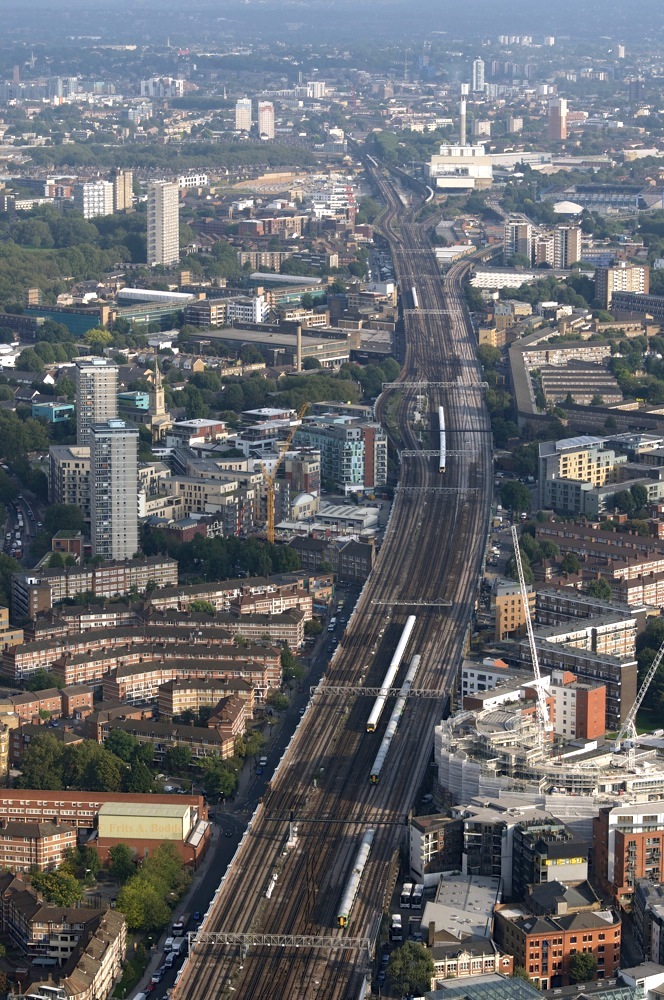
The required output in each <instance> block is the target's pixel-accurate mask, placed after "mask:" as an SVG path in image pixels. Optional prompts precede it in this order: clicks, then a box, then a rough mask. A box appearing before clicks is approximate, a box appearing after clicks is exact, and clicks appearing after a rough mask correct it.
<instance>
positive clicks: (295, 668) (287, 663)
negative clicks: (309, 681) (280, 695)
mask: <svg viewBox="0 0 664 1000" xmlns="http://www.w3.org/2000/svg"><path fill="white" fill-rule="evenodd" d="M281 671H282V675H283V679H284V680H285V681H292V680H302V678H303V677H304V669H303V667H302V664H301V663H299V662H298V660H297V659H296V658H295V656H294V655H293V653H292V651H291V649H290V647H289V645H288V643H286V645H285V646H284V648H283V649H282V651H281Z"/></svg>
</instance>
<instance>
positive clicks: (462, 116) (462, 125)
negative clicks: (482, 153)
mask: <svg viewBox="0 0 664 1000" xmlns="http://www.w3.org/2000/svg"><path fill="white" fill-rule="evenodd" d="M459 145H460V146H465V145H466V99H465V98H464V97H462V98H461V100H460V101H459Z"/></svg>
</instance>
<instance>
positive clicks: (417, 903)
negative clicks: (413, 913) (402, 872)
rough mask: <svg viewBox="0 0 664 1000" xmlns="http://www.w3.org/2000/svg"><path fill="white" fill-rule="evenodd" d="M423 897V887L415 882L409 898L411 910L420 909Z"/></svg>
mask: <svg viewBox="0 0 664 1000" xmlns="http://www.w3.org/2000/svg"><path fill="white" fill-rule="evenodd" d="M423 896H424V886H423V885H422V884H421V883H420V882H416V883H415V886H414V887H413V895H412V896H411V897H410V908H411V910H421V909H422V898H423Z"/></svg>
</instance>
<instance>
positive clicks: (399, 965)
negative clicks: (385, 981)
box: [387, 941, 434, 996]
mask: <svg viewBox="0 0 664 1000" xmlns="http://www.w3.org/2000/svg"><path fill="white" fill-rule="evenodd" d="M433 974H434V964H433V958H432V957H431V953H430V952H429V951H428V950H427V949H426V948H425V947H424V945H421V944H417V943H416V942H414V941H406V942H405V944H403V945H402V946H401V947H400V948H397V949H396V950H395V951H393V952H392V954H391V955H390V961H389V965H388V966H387V975H388V976H389V979H390V982H391V983H392V986H393V987H394V990H395V991H396V992H397V993H398V995H399V996H403V995H404V994H405V995H406V996H410V994H411V993H428V992H429V991H430V989H431V979H432V976H433Z"/></svg>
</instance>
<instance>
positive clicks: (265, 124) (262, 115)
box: [258, 101, 274, 139]
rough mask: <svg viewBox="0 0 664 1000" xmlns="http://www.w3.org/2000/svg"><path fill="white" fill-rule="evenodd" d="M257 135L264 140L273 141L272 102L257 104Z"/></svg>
mask: <svg viewBox="0 0 664 1000" xmlns="http://www.w3.org/2000/svg"><path fill="white" fill-rule="evenodd" d="M258 134H259V135H260V136H263V137H264V138H266V139H274V104H273V103H272V101H259V102H258Z"/></svg>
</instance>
